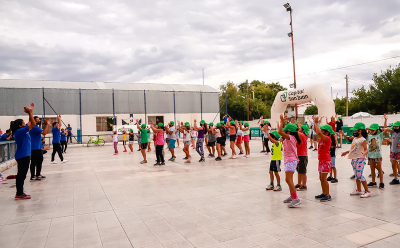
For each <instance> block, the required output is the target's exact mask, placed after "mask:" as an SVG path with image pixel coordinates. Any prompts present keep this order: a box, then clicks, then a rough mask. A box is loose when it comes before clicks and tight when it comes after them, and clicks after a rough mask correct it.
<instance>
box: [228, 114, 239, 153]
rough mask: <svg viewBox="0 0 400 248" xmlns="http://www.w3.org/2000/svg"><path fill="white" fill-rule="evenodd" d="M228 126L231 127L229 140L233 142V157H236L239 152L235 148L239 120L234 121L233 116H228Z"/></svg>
mask: <svg viewBox="0 0 400 248" xmlns="http://www.w3.org/2000/svg"><path fill="white" fill-rule="evenodd" d="M226 127H227V128H229V140H230V143H231V146H230V147H231V150H232V157H230V158H231V159H236V158H237V154H236V150H235V142H236V127H237V121H236V122H235V121H233V120H232V119H231V117H229V118H228V122H227V123H226Z"/></svg>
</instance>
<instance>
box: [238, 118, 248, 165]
mask: <svg viewBox="0 0 400 248" xmlns="http://www.w3.org/2000/svg"><path fill="white" fill-rule="evenodd" d="M240 129H241V130H242V131H243V141H244V149H245V150H246V155H245V157H246V158H248V157H250V127H249V123H248V122H245V123H244V125H240Z"/></svg>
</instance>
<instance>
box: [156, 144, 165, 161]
mask: <svg viewBox="0 0 400 248" xmlns="http://www.w3.org/2000/svg"><path fill="white" fill-rule="evenodd" d="M163 149H164V145H157V146H156V157H157V163H164V162H165V161H164V155H163Z"/></svg>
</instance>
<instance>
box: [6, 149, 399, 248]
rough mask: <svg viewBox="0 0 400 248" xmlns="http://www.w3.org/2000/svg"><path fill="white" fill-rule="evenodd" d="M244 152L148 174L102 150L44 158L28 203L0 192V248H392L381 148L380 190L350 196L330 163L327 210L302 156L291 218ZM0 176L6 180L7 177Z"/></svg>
mask: <svg viewBox="0 0 400 248" xmlns="http://www.w3.org/2000/svg"><path fill="white" fill-rule="evenodd" d="M348 147H349V146H348V145H347V146H344V148H342V149H339V150H338V151H337V153H338V154H339V153H340V152H341V151H342V150H345V149H347V148H348ZM121 148H122V145H120V151H121V150H122V149H121ZM135 148H136V149H137V146H135ZM251 148H252V151H253V153H252V156H251V158H248V159H246V158H238V159H236V160H231V159H224V160H223V161H221V162H216V161H214V160H211V159H206V162H205V163H198V162H193V163H192V164H189V165H187V164H184V163H183V162H184V160H182V157H183V153H182V151H181V149H178V152H177V157H178V159H177V162H175V163H174V162H168V163H167V165H166V166H163V167H159V166H157V167H155V166H153V162H154V158H155V154H154V152H153V151H152V152H150V153H148V157H149V158H148V161H149V163H148V164H146V165H141V164H139V162H140V161H141V155H140V153H139V152H136V149H135V153H134V154H133V155H129V154H127V153H122V152H121V153H120V154H119V155H118V156H113V155H112V153H113V148H112V147H111V146H104V147H89V148H87V147H79V148H69V149H68V150H67V154H66V155H65V158H66V159H67V160H68V162H67V163H65V164H60V163H59V164H56V165H50V155H49V154H46V155H45V161H44V168H43V172H42V174H43V175H45V176H47V178H46V179H45V180H43V181H41V182H29V176H28V178H27V180H26V181H25V191H26V193H27V194H30V195H31V196H32V199H31V200H25V201H15V200H14V195H15V186H14V183H15V181H14V180H8V181H7V182H6V183H5V184H0V247H1V248H9V247H21V248H22V247H35V248H37V247H57V248H62V247H118V248H119V247H154V248H155V247H179V248H181V247H182V248H183V247H238V248H246V247H314V248H317V247H359V246H363V247H385V248H386V247H399V246H400V234H399V233H400V211H399V208H400V186H391V185H389V182H390V180H392V178H391V177H389V174H390V173H391V168H390V164H389V159H388V157H389V148H388V147H387V146H384V149H385V150H384V171H385V172H386V174H385V175H384V181H385V185H386V188H385V189H384V190H379V189H377V188H372V189H371V192H372V197H371V198H366V199H361V198H359V197H355V196H350V195H349V193H350V192H351V191H352V190H353V189H354V188H355V181H354V180H351V179H349V177H350V176H351V175H352V169H351V166H350V162H349V160H348V159H345V158H339V157H338V158H337V159H336V165H337V168H338V179H339V182H338V183H337V184H330V190H331V195H332V197H333V200H332V201H331V202H327V203H321V202H319V201H316V200H315V199H314V196H315V195H317V194H320V193H321V187H320V183H319V180H318V172H317V153H316V152H311V151H310V150H309V165H308V191H303V192H299V193H298V194H299V197H300V198H301V199H302V202H303V203H302V204H301V205H300V206H299V207H298V208H295V209H288V208H287V207H286V204H284V203H283V200H284V199H285V198H287V197H288V195H289V193H288V187H287V185H286V183H285V182H284V173H283V172H282V173H281V178H282V187H283V191H281V192H269V191H268V192H267V191H266V190H265V187H266V186H267V185H268V183H269V176H268V169H269V161H270V156H266V155H264V154H260V153H259V151H260V142H259V141H252V142H251ZM165 153H166V157H167V158H169V156H168V154H169V152H168V151H167V150H165ZM191 153H192V155H193V157H194V158H196V159H198V156H197V154H195V151H194V150H191ZM194 160H195V159H194ZM195 161H197V160H195ZM4 174H5V175H9V174H16V167H13V168H11V169H10V170H8V171H6V172H5V173H4ZM365 174H366V176H368V174H370V169H369V167H368V168H366V169H365ZM28 175H29V172H28ZM295 176H296V177H297V174H296V175H295ZM368 180H370V178H368ZM296 181H297V180H296ZM296 181H295V182H296Z"/></svg>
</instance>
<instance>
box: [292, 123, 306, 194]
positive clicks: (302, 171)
mask: <svg viewBox="0 0 400 248" xmlns="http://www.w3.org/2000/svg"><path fill="white" fill-rule="evenodd" d="M299 130H300V132H299V135H300V139H301V144H300V145H297V156H298V158H299V163H298V164H297V168H296V170H297V174H298V177H297V182H298V183H297V185H296V186H295V188H297V190H299V191H303V190H307V165H308V152H307V140H308V136H307V135H308V131H309V129H308V125H306V124H304V125H301V126H300V125H299Z"/></svg>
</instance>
